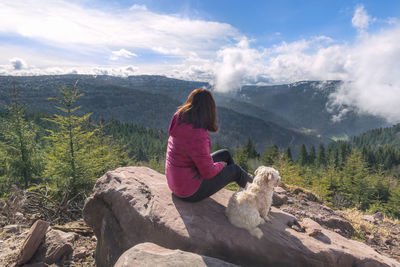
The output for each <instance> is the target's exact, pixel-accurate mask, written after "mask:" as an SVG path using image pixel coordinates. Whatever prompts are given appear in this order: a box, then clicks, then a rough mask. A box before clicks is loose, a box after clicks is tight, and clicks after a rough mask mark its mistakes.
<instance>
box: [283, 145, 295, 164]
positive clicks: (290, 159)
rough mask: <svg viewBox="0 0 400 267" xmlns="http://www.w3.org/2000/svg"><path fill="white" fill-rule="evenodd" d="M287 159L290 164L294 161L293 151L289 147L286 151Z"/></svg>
mask: <svg viewBox="0 0 400 267" xmlns="http://www.w3.org/2000/svg"><path fill="white" fill-rule="evenodd" d="M285 155H286V158H287V160H288V161H289V162H292V161H293V157H292V150H291V149H290V147H289V146H288V148H287V149H286V154H285Z"/></svg>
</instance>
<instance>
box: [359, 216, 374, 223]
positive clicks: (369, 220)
mask: <svg viewBox="0 0 400 267" xmlns="http://www.w3.org/2000/svg"><path fill="white" fill-rule="evenodd" d="M362 218H363V220H365V221H367V222H370V223H375V221H376V220H375V218H374V216H372V215H364V216H363V217H362Z"/></svg>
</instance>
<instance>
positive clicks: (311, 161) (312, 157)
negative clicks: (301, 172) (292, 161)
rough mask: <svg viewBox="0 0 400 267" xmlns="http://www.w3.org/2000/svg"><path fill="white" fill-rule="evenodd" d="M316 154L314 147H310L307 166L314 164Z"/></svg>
mask: <svg viewBox="0 0 400 267" xmlns="http://www.w3.org/2000/svg"><path fill="white" fill-rule="evenodd" d="M315 159H316V153H315V147H314V145H312V146H311V149H310V153H309V155H308V164H310V165H313V164H314V163H315Z"/></svg>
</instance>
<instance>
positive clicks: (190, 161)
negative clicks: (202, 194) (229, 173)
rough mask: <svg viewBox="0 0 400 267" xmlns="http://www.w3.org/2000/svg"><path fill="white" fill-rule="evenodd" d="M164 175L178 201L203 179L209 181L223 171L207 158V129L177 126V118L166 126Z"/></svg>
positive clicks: (197, 186) (194, 188)
mask: <svg viewBox="0 0 400 267" xmlns="http://www.w3.org/2000/svg"><path fill="white" fill-rule="evenodd" d="M168 132H169V135H170V136H169V139H168V148H167V155H166V162H165V175H166V177H167V182H168V186H169V188H170V189H171V191H172V192H173V193H174V194H175V195H177V196H179V197H189V196H191V195H193V194H194V193H195V192H196V191H197V189H198V188H199V186H200V184H201V182H202V181H203V179H211V178H213V177H214V176H215V175H217V174H218V173H219V172H220V171H221V170H222V168H223V165H222V163H221V162H215V163H214V161H213V159H212V157H211V155H210V149H211V142H210V135H209V134H208V132H207V130H206V129H193V126H192V125H191V124H186V123H182V122H181V123H179V118H178V114H175V115H174V116H173V117H172V120H171V124H170V126H169V130H168Z"/></svg>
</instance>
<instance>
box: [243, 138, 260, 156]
mask: <svg viewBox="0 0 400 267" xmlns="http://www.w3.org/2000/svg"><path fill="white" fill-rule="evenodd" d="M245 151H246V153H247V156H248V158H251V159H253V158H257V157H259V155H258V153H257V150H256V147H255V146H254V143H253V140H251V138H250V137H248V138H247V142H246V145H245Z"/></svg>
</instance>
